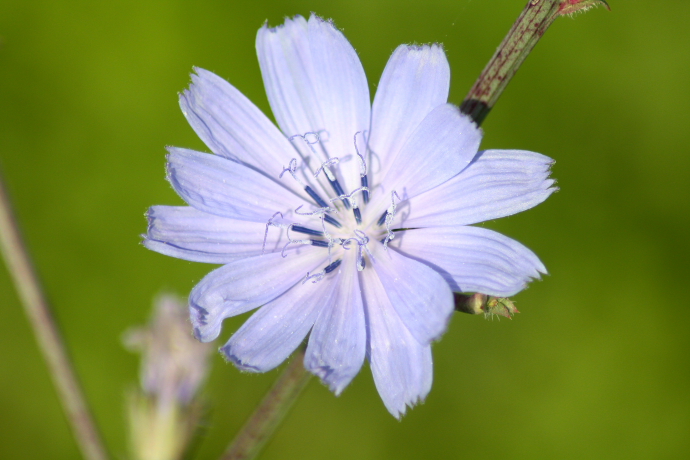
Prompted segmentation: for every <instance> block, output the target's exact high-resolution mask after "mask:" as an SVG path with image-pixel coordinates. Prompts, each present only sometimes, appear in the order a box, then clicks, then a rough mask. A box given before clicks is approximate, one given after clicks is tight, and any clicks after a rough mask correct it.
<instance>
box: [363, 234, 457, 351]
mask: <svg viewBox="0 0 690 460" xmlns="http://www.w3.org/2000/svg"><path fill="white" fill-rule="evenodd" d="M369 249H370V250H371V252H372V254H373V256H374V258H373V259H374V260H373V266H374V269H375V270H376V274H377V275H378V277H379V279H380V280H381V284H382V285H383V288H384V289H385V290H386V293H387V294H388V298H389V299H390V302H391V303H392V304H393V306H394V307H395V311H396V312H397V313H398V315H400V319H401V320H402V321H403V323H404V324H405V326H406V327H407V329H408V330H409V331H410V332H411V333H412V335H413V336H414V337H415V339H417V341H418V342H419V343H421V344H422V345H428V344H429V343H430V342H431V341H433V340H435V339H438V338H439V337H440V336H441V334H443V332H445V330H446V327H447V325H448V321H449V320H450V317H451V315H452V314H453V311H454V310H453V308H454V307H453V305H454V304H453V293H452V292H451V290H450V287H449V286H448V283H447V282H446V281H445V280H444V279H443V277H442V276H441V275H439V274H438V273H437V272H436V271H435V270H433V269H431V268H429V267H428V266H426V265H425V264H422V263H419V262H417V261H415V260H412V259H411V258H409V257H406V256H403V255H400V254H398V253H397V252H395V251H394V250H390V249H389V250H387V251H386V250H384V248H383V245H382V244H379V243H375V244H373V245H372V244H370V245H369Z"/></svg>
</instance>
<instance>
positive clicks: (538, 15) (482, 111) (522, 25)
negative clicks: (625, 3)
mask: <svg viewBox="0 0 690 460" xmlns="http://www.w3.org/2000/svg"><path fill="white" fill-rule="evenodd" d="M597 4H602V5H604V6H606V7H607V8H608V5H607V4H606V2H605V1H603V0H530V1H529V2H527V6H525V9H524V10H523V11H522V14H520V16H519V17H518V18H517V20H516V21H515V23H514V24H513V27H512V28H511V29H510V31H509V32H508V35H506V37H505V38H504V39H503V42H501V44H500V46H499V47H498V49H497V50H496V53H495V54H494V55H493V57H492V58H491V60H490V61H489V63H488V64H487V65H486V67H485V68H484V70H483V71H482V73H481V75H480V76H479V78H478V79H477V81H476V82H475V83H474V86H472V89H470V92H469V93H468V94H467V97H465V100H464V101H463V102H462V105H461V106H460V110H462V112H463V113H466V114H467V115H469V116H471V117H472V119H473V120H474V121H475V122H476V123H477V124H478V125H481V124H482V122H483V121H484V118H486V116H487V115H488V114H489V112H490V111H491V109H492V108H493V106H494V104H496V101H497V100H498V98H499V96H500V95H501V93H502V92H503V90H504V89H505V87H506V86H508V83H509V82H510V80H511V79H512V78H513V76H514V75H515V72H517V70H518V69H519V68H520V65H522V62H523V61H524V60H525V58H527V56H528V55H529V53H530V52H531V51H532V49H533V48H534V46H535V45H536V44H537V42H538V41H539V39H540V38H541V37H542V35H544V33H545V32H546V29H548V28H549V26H550V25H551V24H552V23H553V22H554V21H555V20H556V18H557V17H558V16H562V15H564V14H572V13H574V12H576V11H580V10H582V11H585V10H586V9H588V8H590V7H592V6H596V5H597Z"/></svg>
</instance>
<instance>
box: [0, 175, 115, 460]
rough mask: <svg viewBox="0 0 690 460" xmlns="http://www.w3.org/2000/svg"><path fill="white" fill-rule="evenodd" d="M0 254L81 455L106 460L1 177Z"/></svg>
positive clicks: (88, 459)
mask: <svg viewBox="0 0 690 460" xmlns="http://www.w3.org/2000/svg"><path fill="white" fill-rule="evenodd" d="M0 252H2V254H3V255H4V258H5V263H6V264H7V268H8V270H9V272H10V276H11V277H12V280H13V281H14V285H15V286H16V288H17V292H18V294H19V298H20V299H21V301H22V305H23V306H24V311H25V312H26V316H27V317H28V318H29V323H30V324H31V327H32V328H33V330H34V333H35V335H36V340H37V342H38V347H39V349H40V350H41V352H42V353H43V357H44V358H45V360H46V362H47V363H48V369H49V371H50V374H51V376H52V378H53V383H54V385H55V387H56V389H57V392H58V397H59V398H60V401H61V402H62V405H63V408H64V410H65V412H66V415H67V419H68V421H69V423H70V424H71V426H72V430H73V432H74V436H75V438H76V440H77V444H78V445H79V448H80V449H81V452H82V455H83V456H84V458H86V459H87V460H106V459H107V458H108V457H107V455H106V451H105V449H104V447H103V443H102V442H101V439H100V436H99V434H98V431H97V429H96V425H95V424H94V421H93V419H92V417H91V413H90V412H89V410H88V406H87V405H86V400H85V398H84V396H83V393H82V390H81V387H80V386H79V382H78V381H77V378H76V374H75V372H74V369H73V368H72V364H71V362H70V360H69V357H68V354H67V349H66V347H65V345H64V342H63V340H62V337H61V335H60V332H59V330H58V327H57V324H56V323H55V319H54V318H53V316H52V314H51V312H50V307H49V306H48V302H47V301H46V299H45V296H44V294H43V291H42V289H41V286H40V284H39V282H38V277H37V276H36V273H35V271H34V268H33V266H32V264H31V261H30V258H29V254H28V252H27V249H26V246H25V245H24V243H23V242H22V239H21V236H20V233H19V228H18V226H17V223H16V219H15V218H14V215H13V213H12V208H11V205H10V200H9V196H8V194H7V192H6V190H5V187H4V185H3V180H2V176H1V175H0Z"/></svg>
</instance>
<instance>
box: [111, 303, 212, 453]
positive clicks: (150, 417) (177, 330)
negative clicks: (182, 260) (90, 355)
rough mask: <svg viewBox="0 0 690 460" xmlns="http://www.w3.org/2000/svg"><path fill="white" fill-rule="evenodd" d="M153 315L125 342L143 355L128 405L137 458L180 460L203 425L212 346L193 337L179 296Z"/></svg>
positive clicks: (159, 304) (185, 310) (131, 434)
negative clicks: (202, 392) (201, 394)
mask: <svg viewBox="0 0 690 460" xmlns="http://www.w3.org/2000/svg"><path fill="white" fill-rule="evenodd" d="M154 310H155V311H154V316H153V319H152V320H151V322H150V324H148V325H147V326H144V327H141V328H137V329H133V330H131V331H128V332H127V333H126V334H125V337H124V342H125V345H126V346H127V347H128V348H129V349H130V350H132V351H139V352H141V368H140V383H141V388H140V389H137V390H134V391H132V393H131V394H130V397H129V401H128V403H129V404H128V405H129V407H128V415H129V423H130V441H131V449H132V456H133V458H135V459H137V460H177V459H181V458H183V455H184V454H185V452H186V449H187V448H188V446H189V444H190V440H191V439H192V437H193V434H194V432H195V431H196V427H197V426H198V422H199V419H200V416H201V407H200V405H199V404H198V403H197V402H196V399H197V398H196V397H197V393H198V390H199V388H200V387H201V385H202V384H203V382H204V381H205V380H206V376H207V374H208V367H209V363H208V357H209V354H210V352H211V351H212V350H213V347H211V346H209V344H207V343H206V344H204V343H200V342H198V341H197V340H195V339H194V338H193V337H192V335H191V332H190V331H191V329H192V328H191V325H190V323H189V318H188V316H187V308H186V306H185V304H184V303H183V302H182V301H181V300H180V299H178V298H177V297H175V296H172V295H163V296H161V297H159V298H158V299H157V300H156V302H155V307H154Z"/></svg>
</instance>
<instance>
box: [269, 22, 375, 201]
mask: <svg viewBox="0 0 690 460" xmlns="http://www.w3.org/2000/svg"><path fill="white" fill-rule="evenodd" d="M256 49H257V53H258V56H259V64H260V66H261V73H262V75H263V79H264V85H265V87H266V93H267V95H268V100H269V102H270V104H271V109H272V110H273V114H274V116H275V118H276V121H277V122H278V125H280V127H281V129H282V130H283V132H284V133H285V134H286V135H287V136H294V135H304V134H305V133H309V132H321V133H322V139H323V140H324V142H323V143H322V146H323V148H324V151H323V153H324V155H327V156H328V157H334V156H337V157H339V158H341V159H342V158H343V156H349V161H348V162H345V161H343V162H342V163H341V168H345V169H346V171H345V174H343V175H342V176H341V179H343V180H344V185H345V189H346V190H348V191H351V190H354V189H355V188H356V187H359V185H360V184H359V180H360V176H359V161H357V158H356V157H355V151H354V135H355V133H356V132H358V131H359V132H364V131H366V130H368V129H369V124H370V119H369V117H370V110H371V106H370V99H369V86H368V85H367V80H366V76H365V74H364V69H363V68H362V64H361V63H360V61H359V58H358V57H357V53H356V52H355V50H354V48H352V45H350V43H349V42H348V41H347V39H346V38H345V36H344V35H343V34H342V33H341V32H340V31H339V30H337V29H336V28H335V27H334V26H333V24H332V23H331V22H329V21H325V20H323V19H321V18H319V17H318V16H315V15H312V16H311V17H310V18H309V21H308V22H307V21H305V19H304V18H302V17H301V16H297V17H295V18H294V19H287V20H286V21H285V25H283V26H279V27H276V28H269V27H267V26H264V27H263V28H261V29H260V30H259V33H258V35H257V39H256ZM361 139H362V138H361V137H360V138H359V140H360V142H361ZM297 144H298V143H297ZM298 145H299V144H298ZM359 145H360V149H361V150H362V151H364V144H363V143H360V144H359ZM316 147H318V146H316ZM325 159H326V156H322V157H321V158H319V159H318V161H320V162H323V161H325ZM317 167H318V165H317Z"/></svg>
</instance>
